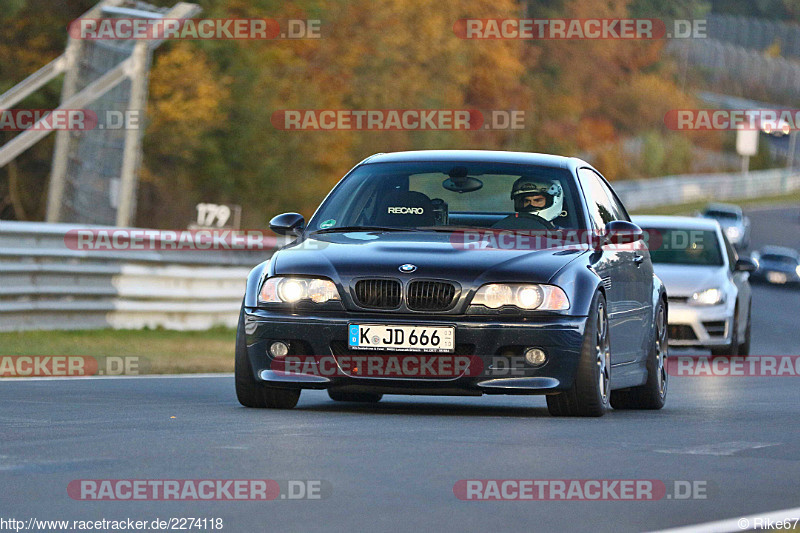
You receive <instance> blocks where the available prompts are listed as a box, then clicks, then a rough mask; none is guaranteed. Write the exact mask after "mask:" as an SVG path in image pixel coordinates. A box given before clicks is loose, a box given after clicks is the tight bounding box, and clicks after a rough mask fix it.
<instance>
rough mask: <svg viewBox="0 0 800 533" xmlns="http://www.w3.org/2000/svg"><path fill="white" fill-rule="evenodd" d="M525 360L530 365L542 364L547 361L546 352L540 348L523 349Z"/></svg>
mask: <svg viewBox="0 0 800 533" xmlns="http://www.w3.org/2000/svg"><path fill="white" fill-rule="evenodd" d="M525 361H526V362H527V363H528V364H529V365H532V366H542V365H543V364H544V363H545V361H547V354H546V353H544V350H542V349H540V348H528V349H526V350H525Z"/></svg>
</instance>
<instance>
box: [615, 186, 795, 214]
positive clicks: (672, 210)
mask: <svg viewBox="0 0 800 533" xmlns="http://www.w3.org/2000/svg"><path fill="white" fill-rule="evenodd" d="M714 201H715V200H704V201H702V202H692V203H689V204H676V205H662V206H659V207H649V208H644V209H636V210H634V211H631V214H632V215H693V214H694V213H695V212H697V211H700V210H702V209H703V208H704V207H705V206H706V205H708V204H709V203H710V202H714ZM721 201H722V202H723V203H726V204H734V205H738V206H741V207H742V208H748V207H759V206H765V205H779V204H791V203H800V191H795V192H792V193H788V194H779V195H775V196H762V197H761V198H743V199H740V200H721Z"/></svg>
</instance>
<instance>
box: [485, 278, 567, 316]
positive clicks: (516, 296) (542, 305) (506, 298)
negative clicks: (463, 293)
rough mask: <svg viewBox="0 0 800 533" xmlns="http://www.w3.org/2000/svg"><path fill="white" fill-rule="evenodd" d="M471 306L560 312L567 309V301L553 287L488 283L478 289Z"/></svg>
mask: <svg viewBox="0 0 800 533" xmlns="http://www.w3.org/2000/svg"><path fill="white" fill-rule="evenodd" d="M472 305H483V306H485V307H488V308H490V309H498V308H500V307H503V306H506V305H513V306H515V307H519V308H520V309H525V310H534V309H536V310H539V311H561V310H564V309H569V299H568V298H567V295H566V294H565V293H564V291H563V290H561V288H559V287H556V286H555V285H536V284H532V283H490V284H488V285H484V286H483V287H481V288H480V289H478V292H477V293H475V297H474V298H473V299H472Z"/></svg>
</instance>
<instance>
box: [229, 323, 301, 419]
mask: <svg viewBox="0 0 800 533" xmlns="http://www.w3.org/2000/svg"><path fill="white" fill-rule="evenodd" d="M234 376H235V381H236V398H237V399H238V400H239V403H240V404H242V405H243V406H245V407H255V408H264V407H270V408H273V409H291V408H292V407H294V406H295V405H297V401H298V400H299V399H300V390H299V389H297V390H292V389H277V388H275V387H267V386H266V385H264V384H263V383H260V382H258V381H256V378H255V377H254V376H253V369H252V367H251V366H250V359H249V358H248V357H247V340H246V339H245V332H244V308H242V310H241V312H240V313H239V326H238V328H236V355H235V359H234Z"/></svg>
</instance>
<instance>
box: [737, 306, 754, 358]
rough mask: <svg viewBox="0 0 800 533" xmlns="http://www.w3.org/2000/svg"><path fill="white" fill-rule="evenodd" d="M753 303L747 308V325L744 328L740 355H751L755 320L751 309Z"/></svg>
mask: <svg viewBox="0 0 800 533" xmlns="http://www.w3.org/2000/svg"><path fill="white" fill-rule="evenodd" d="M752 309H753V304H752V303H751V304H750V306H749V307H748V308H747V327H745V328H744V341H743V342H742V343H741V344H740V345H739V355H741V356H744V357H747V356H748V355H750V338H751V337H752V327H753V320H752V315H751V311H752Z"/></svg>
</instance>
